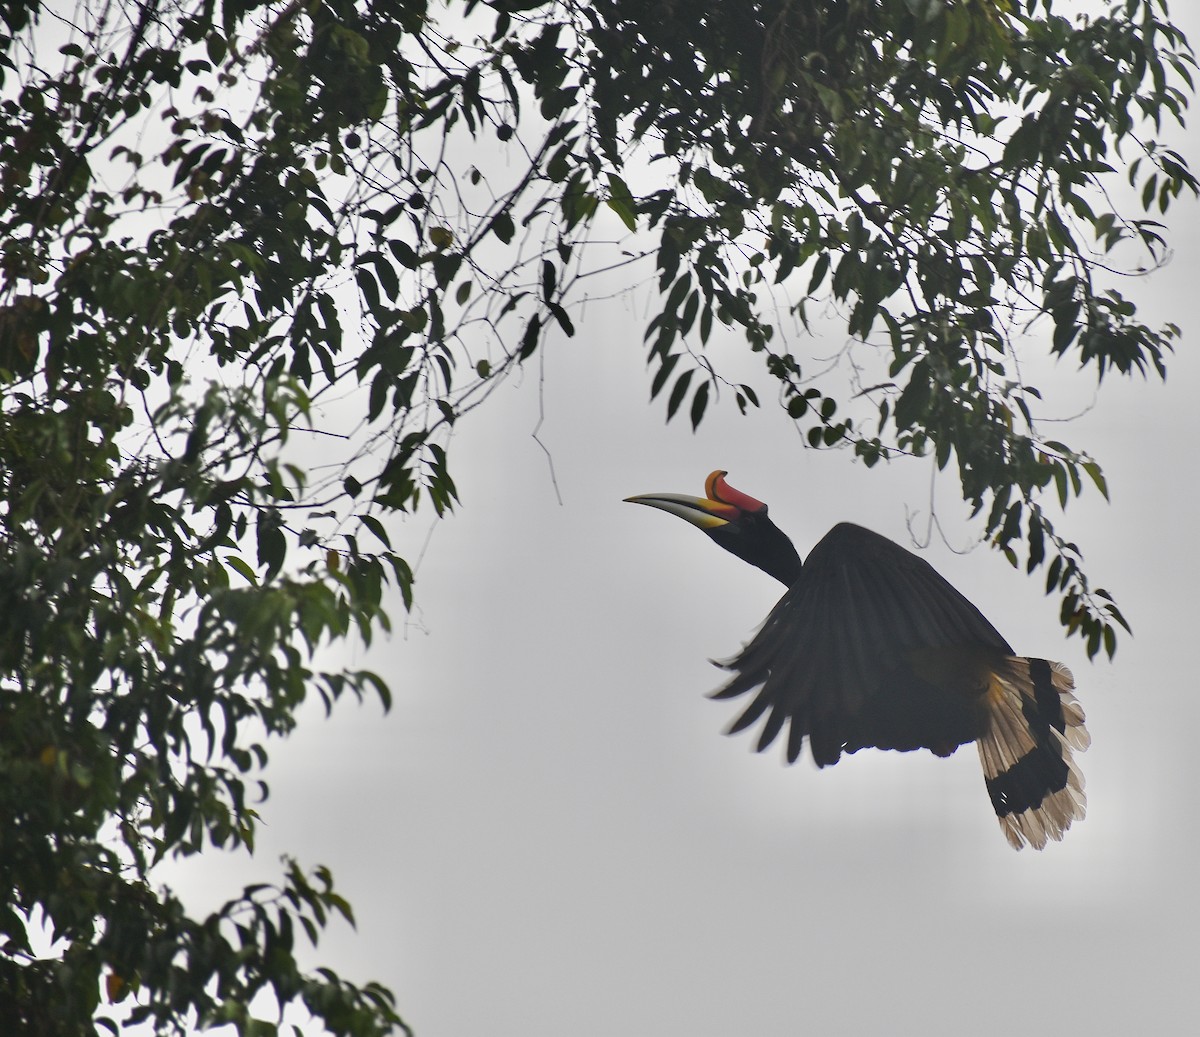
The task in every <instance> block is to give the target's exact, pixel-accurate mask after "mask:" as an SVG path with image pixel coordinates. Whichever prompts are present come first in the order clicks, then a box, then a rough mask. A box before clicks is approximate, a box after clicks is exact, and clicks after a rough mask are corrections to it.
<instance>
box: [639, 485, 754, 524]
mask: <svg viewBox="0 0 1200 1037" xmlns="http://www.w3.org/2000/svg"><path fill="white" fill-rule="evenodd" d="M727 474H728V473H726V472H721V471H717V472H713V473H712V474H711V475H710V476H709V477H708V478H707V479H706V480H705V482H704V492H705V493H706V494H708V496H707V497H689V496H688V495H687V494H685V493H646V494H641V495H639V496H637V497H626V498H625V500H626V501H627V502H628V503H630V504H645V505H646V506H647V507H650V508H658V509H659V510H660V511H666V512H669V513H670V514H672V515H678V516H679V517H680V518H681V519H683V520H684V521H686V522H690V523H691V524H692V525H693V526H696V527H697V528H698V529H702V530H704V531H705V532H708V531H710V530H713V529H718V528H720V527H721V526H725V525H728V524H729V523H731V522H737V521H738V520H739V519H741V518H742V517H743V516H744V515H746V514H747V513H748V512H749V513H753V512H760V511H765V510H766V506H765V505H764V504H763V503H762V501H758V500H755V499H754V498H753V497H751V496H750V495H749V494H746V493H742V492H741V491H740V490H735V489H734V488H733V487H732V486H730V485H729V484H728V483H727V482H726V481H725V476H726V475H727Z"/></svg>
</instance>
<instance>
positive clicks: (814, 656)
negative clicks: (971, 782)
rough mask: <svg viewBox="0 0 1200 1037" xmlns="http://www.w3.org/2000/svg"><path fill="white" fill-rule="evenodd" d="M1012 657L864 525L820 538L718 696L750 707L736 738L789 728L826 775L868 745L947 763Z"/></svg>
mask: <svg viewBox="0 0 1200 1037" xmlns="http://www.w3.org/2000/svg"><path fill="white" fill-rule="evenodd" d="M1012 654H1013V653H1012V649H1011V648H1010V647H1009V645H1008V643H1007V642H1006V641H1005V640H1004V638H1003V637H1001V636H1000V634H999V633H998V632H997V631H996V629H995V627H993V626H992V625H991V623H989V622H988V621H987V620H986V619H985V618H984V617H983V615H982V613H980V611H979V610H978V609H977V608H976V607H975V606H974V605H972V604H971V603H970V602H969V601H968V600H967V599H966V598H965V597H963V596H962V594H960V593H959V592H958V591H956V590H955V589H954V588H953V587H952V586H950V584H949V583H947V582H946V581H945V580H944V579H943V578H942V577H941V576H939V575H938V573H937V572H936V571H935V570H934V569H933V567H932V566H931V565H929V563H928V562H926V561H924V559H922V558H919V557H917V556H916V555H914V554H912V553H911V552H909V551H906V550H905V549H904V548H902V547H900V546H899V545H898V544H894V543H892V541H890V540H888V539H887V538H886V537H882V536H880V535H879V534H877V533H872V532H871V531H870V530H868V529H863V528H862V527H861V526H855V525H851V524H849V523H841V524H839V525H837V526H834V528H833V529H831V530H830V531H829V533H828V534H827V535H826V536H825V537H824V538H823V539H822V540H821V542H820V543H819V544H817V546H816V547H815V548H814V549H813V551H812V553H811V554H810V555H809V557H808V559H807V560H806V562H805V563H804V568H803V570H802V572H801V575H800V578H799V579H798V580H797V581H796V582H795V583H794V584H793V585H792V587H791V588H789V590H788V591H787V593H786V594H785V595H784V596H783V598H782V599H780V601H779V603H778V604H777V605H776V606H775V608H774V609H772V611H771V614H770V615H769V616H768V617H767V619H766V622H765V623H764V624H763V626H762V628H761V629H760V630H759V632H758V633H757V635H756V636H755V637H754V638H753V640H752V641H751V642H750V643H749V644H748V645H746V647H745V648H744V649H743V650H742V652H741V653H740V654H739V655H738V656H737V657H736V658H734V659H733V660H731V661H730V662H728V663H725V664H722V665H724V666H725V667H726V668H727V669H729V670H732V671H733V672H734V674H735V676H734V677H733V678H732V679H731V680H730V681H729V682H728V683H727V684H726V685H725V686H724V687H723V688H721V689H720V690H719V691H717V692H715V693H714V694H713V697H714V698H719V699H727V698H735V697H737V696H739V695H743V694H746V693H748V692H755V695H754V698H753V699H752V700H751V702H750V704H749V706H748V707H747V708H746V709H745V711H744V712H743V713H742V715H741V716H740V717H739V718H738V720H737V721H735V723H734V724H733V726H732V727H731V728H730V733H733V732H735V731H740V730H743V729H744V728H746V727H749V726H750V725H751V724H753V723H754V722H755V721H757V720H758V719H759V718H761V717H764V716H765V717H766V721H765V724H764V726H763V730H762V733H761V735H760V737H759V741H758V749H759V750H760V751H761V750H762V749H764V748H766V746H767V745H769V744H770V743H771V742H772V741H773V740H774V739H775V737H776V735H778V734H779V733H780V731H781V730H782V729H783V727H784V725H785V724H789V722H790V729H789V732H788V750H787V755H788V760H789V761H794V760H795V759H796V758H797V757H798V756H799V754H800V748H801V746H802V744H803V741H804V739H805V737H807V738H808V739H809V741H810V744H811V748H812V753H813V758H814V759H815V760H816V762H817V763H818V764H819V765H821V766H825V765H826V764H831V763H836V762H837V759H838V757H839V756H840V755H841V753H842V752H854V751H855V750H856V749H861V748H865V747H867V746H877V747H878V748H882V749H917V748H929V749H932V750H934V751H935V752H939V753H942V754H948V753H950V752H952V751H953V750H954V749H955V748H956V747H957V746H958V745H960V744H962V743H964V742H967V741H971V740H972V739H974V738H977V737H979V736H980V735H981V734H982V733H983V731H984V729H985V728H986V726H987V711H986V703H985V701H984V696H985V693H986V690H987V687H988V681H989V675H990V672H991V671H992V669H993V668H994V666H995V664H996V663H997V662H998V660H1000V659H1001V658H1003V657H1005V656H1009V655H1012Z"/></svg>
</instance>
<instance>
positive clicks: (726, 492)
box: [625, 471, 802, 587]
mask: <svg viewBox="0 0 1200 1037" xmlns="http://www.w3.org/2000/svg"><path fill="white" fill-rule="evenodd" d="M727 474H728V473H727V472H721V471H717V472H713V473H712V474H711V475H710V476H709V477H708V478H707V479H706V480H705V482H704V492H705V494H706V496H704V497H689V496H687V495H686V494H682V493H647V494H643V495H641V496H638V497H626V498H625V499H626V500H627V501H629V502H630V503H632V504H645V505H647V506H648V507H651V508H658V509H660V510H661V511H667V512H670V513H671V514H672V515H678V516H679V517H680V518H681V519H684V520H686V521H688V522H690V523H691V524H692V525H693V526H695V527H696V528H697V529H699V530H701V531H702V532H704V533H706V534H707V535H708V536H709V537H710V538H712V540H714V541H715V542H716V543H718V544H720V545H721V547H723V548H725V550H726V551H729V552H730V553H731V554H735V555H737V556H738V557H739V558H741V559H742V560H743V561H746V562H749V563H750V564H751V565H754V566H757V567H758V568H759V569H761V570H762V571H763V572H765V573H767V574H768V575H770V576H774V577H775V579H777V580H779V582H780V583H782V584H783V585H784V586H786V587H790V586H791V585H792V584H793V583H795V582H796V580H797V579H799V577H800V568H801V564H802V563H801V561H800V555H799V554H797V553H796V548H795V547H794V546H793V545H792V542H791V541H790V540H789V539H788V538H787V535H786V534H785V533H784V532H783V531H782V530H781V529H780V528H779V527H778V526H777V525H775V523H774V522H772V521H771V520H770V519H769V518H768V517H767V506H766V505H765V504H764V503H763V502H762V501H760V500H755V499H754V498H753V497H751V496H750V495H749V494H747V493H742V492H741V491H740V490H735V489H734V488H733V487H732V486H730V485H729V483H727V482H726V481H725V476H726V475H727Z"/></svg>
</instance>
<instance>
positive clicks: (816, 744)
mask: <svg viewBox="0 0 1200 1037" xmlns="http://www.w3.org/2000/svg"><path fill="white" fill-rule="evenodd" d="M726 474H727V473H725V472H713V473H712V474H711V475H710V476H709V477H708V480H707V482H706V483H705V492H706V494H707V496H706V497H688V496H685V495H683V494H678V493H654V494H646V495H644V496H639V497H629V498H627V500H629V501H631V502H633V503H635V504H646V505H649V506H650V507H652V508H659V509H661V510H662V511H667V512H670V513H671V514H672V515H678V516H679V517H680V518H682V519H686V520H687V521H688V522H690V523H691V524H692V525H693V526H696V527H697V528H699V529H701V530H702V531H703V532H705V533H706V534H708V536H709V537H711V538H712V539H713V540H714V541H716V543H718V544H719V545H720V546H721V547H723V548H725V550H727V551H730V552H732V553H733V554H735V555H737V556H738V557H739V558H741V559H743V560H744V561H747V562H749V563H750V564H751V565H754V566H757V567H758V568H760V569H762V570H763V572H765V573H767V574H768V575H770V576H774V577H775V579H777V580H779V581H780V582H781V583H782V584H784V586H786V587H787V593H786V594H784V596H783V597H782V598H781V599H780V600H779V603H778V604H777V605H776V606H775V607H774V608H773V609H772V610H771V614H770V615H769V616H767V619H766V622H765V623H764V624H763V625H762V627H761V629H760V630H759V631H758V633H757V634H756V635H755V636H754V638H753V639H752V640H751V641H750V643H749V644H747V645H746V646H745V647H744V648H743V649H742V651H741V653H740V654H739V655H738V656H737V657H736V658H734V659H732V660H731V661H729V662H727V663H722V664H720V665H722V666H723V667H725V668H726V669H728V670H730V671H732V672H733V674H734V676H733V678H732V679H731V680H730V681H729V682H728V683H727V684H726V685H725V686H724V687H723V688H721V689H719V690H718V691H716V692H714V693H713V695H712V697H713V698H717V699H732V698H736V697H737V696H739V695H744V694H747V693H749V692H753V693H754V696H753V698H752V699H751V701H750V704H749V706H747V707H746V709H745V711H744V712H743V713H742V715H741V716H740V717H739V718H738V719H737V720H736V721H734V723H733V725H732V726H731V727H730V729H729V732H728V733H729V734H734V733H735V732H738V731H741V730H743V729H745V728H747V727H749V726H750V725H751V724H753V723H755V722H756V721H758V720H759V719H760V718H762V717H764V716H765V717H766V722H765V724H764V725H763V728H762V732H761V734H760V736H759V739H758V745H757V749H758V751H759V752H761V751H762V750H763V749H765V748H766V747H767V746H768V745H770V744H771V742H772V741H773V740H774V739H775V737H776V735H778V734H779V733H780V732H781V731H782V730H783V728H784V725H785V724H786V725H789V728H788V736H787V758H788V762H789V763H794V762H795V761H796V758H797V757H798V756H799V755H800V749H801V746H802V745H803V743H804V739H805V738H806V737H807V738H808V742H809V747H810V751H811V753H812V756H813V759H814V760H815V761H816V763H817V766H819V767H824V766H826V765H828V764H834V763H837V761H838V758H839V757H840V756H841V754H842V753H853V752H857V751H858V750H859V749H865V748H868V747H874V748H878V749H897V750H900V751H908V750H912V749H929V750H930V751H931V752H933V753H935V754H936V755H938V756H949V755H950V754H951V753H952V752H954V750H955V749H957V748H958V747H959V746H960V745H964V744H966V743H967V742H975V743H976V744H977V745H978V747H979V757H980V760H981V761H982V763H983V776H984V780H985V782H986V784H987V790H988V794H989V796H990V797H991V800H992V806H993V807H995V809H996V814H997V816H998V817H999V819H1000V827H1001V829H1002V830H1003V831H1004V834H1005V836H1006V837H1007V839H1008V841H1009V843H1011V844H1012V845H1013V846H1014V847H1015V848H1017V849H1018V850H1019V849H1020V848H1021V847H1022V846H1023V845H1024V844H1025V843H1026V842H1028V843H1030V844H1032V845H1033V846H1035V847H1037V848H1038V849H1041V848H1042V847H1043V846H1045V845H1046V840H1047V839H1061V838H1062V837H1063V833H1065V832H1066V830H1067V829H1068V828H1070V827H1071V822H1072V821H1075V820H1076V819H1080V818H1082V817H1083V816H1084V810H1085V804H1086V798H1085V796H1084V793H1083V778H1082V776H1081V775H1080V773H1079V770H1078V769H1077V768H1076V766H1075V763H1074V760H1073V759H1072V756H1071V753H1072V750H1079V751H1081V752H1082V751H1083V750H1084V749H1086V748H1087V746H1088V743H1089V737H1088V733H1087V730H1086V729H1085V728H1084V726H1083V719H1084V718H1083V710H1082V709H1081V708H1080V706H1079V704H1078V703H1077V702H1076V701H1075V696H1074V695H1073V694H1072V691H1073V689H1074V686H1075V685H1074V681H1073V680H1072V678H1071V673H1070V671H1069V670H1068V669H1067V668H1066V667H1065V666H1063V665H1062V664H1060V663H1054V662H1049V661H1047V660H1045V659H1027V658H1023V657H1021V656H1018V655H1016V654H1015V653H1014V652H1013V650H1012V648H1011V647H1009V644H1008V642H1007V641H1005V640H1004V638H1003V637H1001V636H1000V634H999V633H998V632H997V631H996V628H995V627H993V626H992V625H991V623H989V622H988V621H987V620H986V619H985V618H984V617H983V615H982V613H980V611H979V610H978V609H977V608H976V607H975V606H974V605H972V604H971V603H970V602H969V601H968V600H967V599H966V598H964V597H963V596H962V595H961V594H960V593H959V592H958V591H956V590H955V589H954V588H953V587H951V586H950V584H949V583H947V582H946V581H945V580H944V579H943V578H942V577H941V576H939V575H938V574H937V572H935V571H934V569H933V567H932V566H931V565H930V564H929V563H928V562H926V561H925V560H924V559H923V558H919V557H917V556H916V555H914V554H912V553H911V552H909V551H906V550H905V549H904V548H902V547H900V546H899V545H898V544H894V543H892V541H890V540H888V539H887V538H886V537H882V536H880V535H879V534H878V533H872V532H871V531H870V530H868V529H863V528H862V527H861V526H855V525H851V524H850V523H848V522H842V523H839V524H838V525H836V526H834V527H833V529H831V530H830V531H829V532H828V533H827V534H826V535H825V536H824V538H823V539H822V540H821V541H820V543H818V544H817V546H816V547H814V548H813V550H812V552H811V554H809V556H808V560H807V561H806V562H801V560H800V556H799V554H797V553H796V548H795V547H794V546H793V545H792V542H791V541H790V540H789V539H788V538H787V536H786V535H785V534H784V533H783V532H782V531H781V530H780V529H779V527H778V526H776V525H775V524H774V523H773V522H772V521H771V520H770V519H769V518H768V517H767V506H766V505H765V504H763V503H762V502H761V501H758V500H755V499H754V498H753V497H751V496H749V495H747V494H745V493H742V492H740V491H739V490H735V489H734V488H733V487H732V486H730V485H729V483H727V482H726V481H725V476H726Z"/></svg>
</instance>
